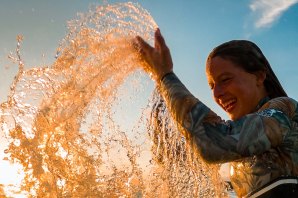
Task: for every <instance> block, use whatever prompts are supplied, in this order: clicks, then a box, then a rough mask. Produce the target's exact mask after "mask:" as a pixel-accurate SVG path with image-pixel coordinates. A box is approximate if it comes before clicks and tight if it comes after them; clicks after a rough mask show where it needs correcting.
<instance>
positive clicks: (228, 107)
mask: <svg viewBox="0 0 298 198" xmlns="http://www.w3.org/2000/svg"><path fill="white" fill-rule="evenodd" d="M236 103H237V100H236V99H232V100H227V101H225V102H221V106H222V108H223V109H224V110H225V111H226V112H231V111H232V110H233V109H234V108H235V106H236Z"/></svg>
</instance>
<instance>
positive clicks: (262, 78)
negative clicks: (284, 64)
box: [255, 71, 266, 86]
mask: <svg viewBox="0 0 298 198" xmlns="http://www.w3.org/2000/svg"><path fill="white" fill-rule="evenodd" d="M255 75H256V76H257V85H258V86H261V85H264V81H265V79H266V72H265V71H258V72H256V73H255Z"/></svg>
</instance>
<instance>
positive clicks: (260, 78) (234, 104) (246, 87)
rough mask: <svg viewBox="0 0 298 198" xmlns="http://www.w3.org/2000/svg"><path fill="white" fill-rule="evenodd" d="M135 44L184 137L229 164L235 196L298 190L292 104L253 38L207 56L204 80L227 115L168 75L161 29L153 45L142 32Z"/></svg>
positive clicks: (297, 114) (296, 111)
mask: <svg viewBox="0 0 298 198" xmlns="http://www.w3.org/2000/svg"><path fill="white" fill-rule="evenodd" d="M135 46H136V48H137V50H138V51H139V53H140V55H141V58H142V59H143V60H144V61H145V62H146V63H147V64H146V66H144V70H145V71H146V72H148V73H150V75H151V76H152V77H153V79H154V80H155V81H156V82H157V83H158V85H159V87H160V90H161V94H162V95H163V97H164V99H165V101H166V103H167V106H168V108H169V109H170V111H171V113H172V115H173V117H174V119H175V120H176V121H177V122H178V124H179V125H181V126H182V127H183V129H184V131H185V136H186V137H189V138H188V141H191V143H192V144H193V145H195V149H197V150H198V151H199V153H200V155H201V156H202V157H203V159H204V160H205V161H206V162H208V163H225V162H230V163H231V167H232V169H233V171H231V172H232V173H233V175H231V183H232V185H233V187H234V190H235V192H236V193H237V195H238V196H239V197H281V196H282V197H297V196H298V180H297V176H298V106H297V102H296V101H295V100H293V99H291V98H289V97H287V94H286V93H285V91H284V90H283V88H282V86H281V85H280V83H279V81H278V79H277V78H276V76H275V74H274V72H273V71H272V69H271V67H270V64H269V63H268V61H267V59H266V58H265V56H264V55H263V53H262V52H261V50H260V49H259V48H258V47H257V46H256V45H255V44H254V43H252V42H250V41H245V40H234V41H230V42H227V43H224V44H222V45H220V46H218V47H216V48H215V49H214V50H213V51H212V52H211V53H210V54H209V56H208V58H207V62H206V75H207V79H208V83H209V85H210V88H211V89H212V92H213V97H214V100H215V101H216V103H217V104H218V105H219V106H221V107H222V108H223V109H224V110H225V111H226V113H227V114H228V116H229V117H230V119H231V120H229V121H224V120H222V119H221V118H220V117H219V116H217V115H216V114H215V113H214V112H213V111H211V110H210V109H209V108H208V107H207V106H206V105H205V104H203V103H202V102H201V101H200V100H199V99H197V98H195V97H194V96H193V95H192V94H191V93H190V92H189V91H188V90H187V89H186V87H185V86H184V85H183V84H182V83H181V82H180V80H179V79H178V77H177V76H176V75H175V74H174V73H173V63H172V59H171V55H170V51H169V49H168V47H167V46H166V43H165V41H164V39H163V37H162V35H161V33H160V30H159V29H157V30H156V32H155V46H154V47H151V46H150V45H149V44H148V43H146V42H145V41H144V40H143V39H142V38H140V37H137V38H136V41H135Z"/></svg>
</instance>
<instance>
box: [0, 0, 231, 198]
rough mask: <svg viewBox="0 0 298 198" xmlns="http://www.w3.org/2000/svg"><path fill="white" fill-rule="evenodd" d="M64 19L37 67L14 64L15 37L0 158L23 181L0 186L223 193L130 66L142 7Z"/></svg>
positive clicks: (59, 192)
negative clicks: (48, 57) (45, 61)
mask: <svg viewBox="0 0 298 198" xmlns="http://www.w3.org/2000/svg"><path fill="white" fill-rule="evenodd" d="M68 27H69V33H68V34H67V36H66V37H65V39H63V41H62V42H61V43H60V45H59V47H58V49H57V54H56V61H55V62H54V63H53V64H52V65H51V66H47V67H39V68H32V69H28V70H26V69H24V62H23V61H22V59H21V55H20V43H21V41H22V39H21V37H19V39H18V46H17V51H16V55H15V57H16V58H14V59H15V60H16V62H17V63H18V65H19V71H18V74H17V75H16V77H15V79H14V81H13V83H12V86H11V92H10V94H9V97H8V101H7V102H4V103H2V104H1V108H0V123H1V124H0V127H1V133H2V134H4V135H5V137H6V140H7V142H8V145H7V149H6V151H5V153H6V157H5V159H6V160H9V161H11V162H13V163H15V164H20V165H21V169H22V170H21V172H22V173H20V174H23V180H22V183H21V184H20V185H19V186H15V188H14V189H13V190H11V189H10V188H8V187H7V186H5V185H0V195H1V196H13V195H15V194H18V195H24V196H26V197H106V196H109V197H210V196H217V197H223V196H226V194H225V191H224V188H223V185H222V183H221V180H220V179H219V177H218V174H217V171H214V170H217V169H218V167H217V166H212V167H208V166H207V165H206V164H204V163H203V162H202V160H201V159H200V158H199V156H198V155H197V154H195V153H194V152H193V149H191V146H190V145H188V144H187V141H186V140H185V138H184V137H183V136H182V135H181V134H180V133H179V130H178V129H177V127H176V125H175V124H174V122H173V121H172V119H171V117H170V115H169V113H168V112H167V109H166V107H165V105H164V102H163V101H162V99H161V97H160V96H159V94H158V92H157V91H153V90H154V87H153V85H152V84H150V83H151V82H150V81H149V80H148V78H146V75H144V74H143V73H142V71H141V70H140V69H139V68H140V65H141V64H143V63H142V61H140V60H139V57H138V56H137V54H136V52H135V50H134V49H133V47H132V45H131V40H132V39H133V38H134V37H135V36H136V35H140V36H142V37H143V38H145V39H146V40H147V41H149V42H151V43H152V38H153V35H154V30H155V29H156V27H157V25H156V23H155V22H154V20H153V19H152V17H151V16H150V14H149V13H148V12H147V11H146V10H144V9H143V8H141V7H140V6H139V5H138V4H134V3H120V4H113V5H108V4H106V5H104V6H96V7H93V8H91V9H90V10H89V11H88V12H87V13H82V14H79V17H78V18H77V19H75V20H72V21H70V22H68ZM11 58H12V59H13V55H11ZM144 87H146V88H144ZM150 95H152V96H151V98H150ZM144 99H145V100H144ZM149 99H150V100H149ZM212 170H213V171H212Z"/></svg>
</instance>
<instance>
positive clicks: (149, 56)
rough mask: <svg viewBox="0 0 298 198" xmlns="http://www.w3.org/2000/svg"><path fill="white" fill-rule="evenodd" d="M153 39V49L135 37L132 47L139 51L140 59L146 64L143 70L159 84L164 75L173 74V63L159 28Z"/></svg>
mask: <svg viewBox="0 0 298 198" xmlns="http://www.w3.org/2000/svg"><path fill="white" fill-rule="evenodd" d="M154 38H155V39H154V48H153V47H151V46H150V45H149V44H148V43H147V42H145V41H144V40H143V39H142V38H141V37H139V36H137V37H136V40H135V41H134V46H135V48H136V49H137V50H138V51H139V53H140V55H141V58H142V59H143V60H144V61H145V62H146V63H147V64H145V66H144V70H145V71H146V72H147V73H149V74H150V75H152V77H153V79H154V80H156V81H157V82H159V81H160V79H161V78H162V77H163V76H164V75H165V74H167V73H170V72H173V62H172V57H171V54H170V50H169V48H168V47H167V45H166V43H165V40H164V38H163V36H162V35H161V33H160V30H159V28H158V29H157V30H156V31H155V35H154Z"/></svg>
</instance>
